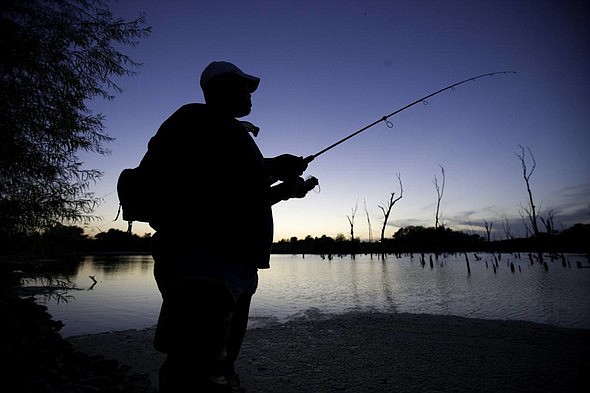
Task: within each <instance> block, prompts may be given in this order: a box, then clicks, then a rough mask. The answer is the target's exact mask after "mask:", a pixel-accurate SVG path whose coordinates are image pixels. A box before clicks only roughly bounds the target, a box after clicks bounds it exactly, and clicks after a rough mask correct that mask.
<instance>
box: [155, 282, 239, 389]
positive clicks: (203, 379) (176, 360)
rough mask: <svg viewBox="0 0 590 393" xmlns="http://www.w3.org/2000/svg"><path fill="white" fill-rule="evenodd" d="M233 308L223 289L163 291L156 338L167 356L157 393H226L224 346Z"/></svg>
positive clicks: (198, 285) (188, 285) (201, 286)
mask: <svg viewBox="0 0 590 393" xmlns="http://www.w3.org/2000/svg"><path fill="white" fill-rule="evenodd" d="M233 305H234V301H233V297H232V295H231V293H230V292H229V289H228V288H227V286H225V285H224V284H222V283H219V282H215V281H210V280H203V279H191V280H183V281H182V282H178V283H176V284H175V286H174V287H173V288H170V289H168V290H167V291H166V293H165V295H164V301H163V306H162V311H161V314H160V320H159V321H158V330H159V332H158V333H157V336H158V338H159V341H160V345H161V347H160V349H161V350H163V351H164V352H165V353H166V354H167V357H166V362H165V363H164V364H163V365H162V369H161V373H160V378H161V383H160V391H161V392H162V393H164V392H166V393H167V392H175V393H176V392H182V391H185V390H190V389H191V387H192V388H193V389H197V388H198V389H200V390H198V391H204V392H208V391H212V392H213V391H224V390H223V389H224V388H226V387H227V383H225V378H224V375H223V374H224V366H225V364H226V358H227V348H226V347H227V340H228V334H229V328H230V321H231V316H232V308H233Z"/></svg>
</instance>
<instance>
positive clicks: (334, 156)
mask: <svg viewBox="0 0 590 393" xmlns="http://www.w3.org/2000/svg"><path fill="white" fill-rule="evenodd" d="M583 4H584V2H577V1H563V0H560V1H545V0H534V1H523V0H508V1H501V0H495V1H454V0H451V1H432V0H428V1H421V0H412V1H395V0H392V1H367V0H365V1H347V0H343V1H326V0H318V1H301V0H297V1H270V0H259V1H228V0H218V1H211V2H208V1H188V0H185V1H180V0H169V1H165V2H162V1H155V0H141V1H140V0H121V1H119V2H113V3H111V6H110V8H111V10H112V11H113V13H114V15H116V16H121V17H124V18H126V19H131V18H136V17H138V16H139V15H140V14H141V13H143V14H145V17H146V20H147V24H148V25H149V26H151V27H152V34H151V35H150V36H149V37H147V38H144V39H142V40H141V41H140V43H139V44H138V45H137V46H136V47H125V48H122V50H123V52H124V53H126V54H128V55H130V56H131V57H132V58H133V59H134V60H136V61H138V62H141V63H143V66H142V67H141V68H140V69H139V72H138V74H137V75H135V76H132V77H126V78H122V79H118V80H117V83H118V84H119V85H120V86H121V87H122V88H123V92H122V93H120V94H117V96H116V98H115V99H114V100H113V101H110V102H109V101H93V102H91V103H90V104H89V107H90V108H91V109H92V110H93V111H95V112H97V113H102V114H103V115H104V116H105V122H104V125H105V132H106V133H107V134H109V135H110V136H112V137H114V138H115V141H114V142H112V143H110V144H109V145H108V148H109V149H110V150H111V154H110V155H108V156H100V155H82V159H83V160H84V162H85V165H86V166H87V167H89V168H96V169H99V170H101V171H102V172H103V173H104V176H103V177H102V179H101V180H100V181H99V182H98V183H97V184H96V185H94V186H93V188H92V191H93V192H94V193H95V195H96V196H99V197H101V198H102V200H103V203H102V204H101V205H100V207H99V208H97V209H96V211H95V214H96V215H97V216H99V217H100V218H101V219H100V220H98V221H94V222H91V223H90V224H89V225H88V226H87V227H86V231H87V233H88V234H89V235H95V234H97V233H100V232H106V231H108V230H109V229H110V228H116V229H121V230H126V229H127V223H126V222H124V221H122V220H121V219H120V218H119V219H118V220H117V221H114V219H115V217H116V214H117V208H118V198H117V194H116V182H117V177H118V175H119V173H120V172H121V170H123V169H124V168H128V167H135V166H137V165H138V163H139V161H140V160H141V158H142V156H143V154H144V153H145V151H146V149H147V143H148V141H149V138H150V137H151V136H153V134H154V133H155V132H156V131H157V129H158V127H159V126H160V124H161V123H162V122H163V121H164V120H166V118H167V117H168V116H170V115H171V114H172V113H173V112H174V111H175V110H176V109H177V108H179V107H180V106H182V105H184V104H186V103H189V102H203V96H202V92H201V90H200V87H199V77H200V74H201V71H202V70H203V68H205V67H206V66H207V64H209V63H210V62H211V61H219V60H223V61H229V62H232V63H234V64H236V65H237V66H238V67H240V68H241V69H242V70H243V71H244V72H246V73H249V74H252V75H256V76H258V77H260V78H261V83H260V86H259V88H258V90H257V91H256V92H255V93H254V94H253V96H252V102H253V109H252V113H251V114H250V115H249V116H247V117H245V118H243V119H242V120H248V121H250V122H252V123H254V124H255V125H257V126H258V127H260V129H261V131H260V134H259V135H258V137H257V138H256V142H257V144H258V146H259V148H260V150H261V151H262V153H263V154H264V155H265V156H267V157H273V156H276V155H279V154H283V153H289V154H294V155H298V156H304V157H306V156H309V155H312V154H315V153H317V152H319V151H321V150H322V149H324V148H325V147H327V146H329V145H331V144H332V143H334V142H336V141H338V140H340V139H342V138H344V137H346V136H347V135H349V134H351V133H353V132H355V131H357V130H359V129H361V128H362V127H365V126H366V125H368V124H370V123H372V122H374V121H375V120H378V119H380V118H382V117H383V116H384V115H387V114H389V113H392V112H393V111H395V110H397V109H399V108H401V107H403V106H405V105H406V104H408V103H410V102H412V101H414V100H417V99H419V98H421V97H423V96H426V95H428V94H430V93H432V92H434V91H436V90H438V89H440V88H443V87H445V86H448V85H451V84H453V83H455V82H458V81H461V80H464V79H467V78H470V77H473V76H476V75H480V74H485V73H489V72H497V71H514V72H516V74H502V75H497V76H492V77H485V78H481V79H478V80H477V81H473V82H469V83H466V84H463V85H461V86H458V87H457V88H456V89H454V90H448V91H445V92H443V93H441V94H439V95H436V96H434V97H432V98H431V99H429V100H428V101H427V103H426V104H422V103H420V104H418V105H414V106H413V107H411V108H409V109H407V110H404V111H402V112H400V113H399V114H397V115H395V116H393V117H391V118H389V120H390V121H391V123H392V125H393V127H391V128H390V127H388V126H387V125H386V124H385V123H383V122H381V123H379V124H377V125H375V126H373V127H371V128H369V129H367V130H366V131H363V132H362V133H360V134H359V135H357V136H355V137H353V138H351V139H349V140H348V141H346V142H344V143H342V144H340V145H338V146H337V147H335V148H333V149H331V150H329V151H327V152H326V153H324V154H321V155H320V156H318V157H316V158H315V160H314V161H312V162H311V163H310V164H309V167H308V169H307V171H306V173H305V174H304V176H315V177H317V178H318V179H319V187H317V188H316V189H315V190H313V191H311V192H310V193H309V194H308V195H307V197H306V198H304V199H292V200H289V201H286V202H281V203H280V204H277V205H275V206H274V208H273V212H274V219H275V241H279V240H281V239H289V238H291V237H298V238H300V239H302V238H304V237H306V236H308V235H310V236H313V237H319V236H322V235H326V236H331V237H336V236H337V235H339V234H343V235H344V236H346V237H349V236H350V219H352V218H353V213H354V218H353V220H352V221H353V223H354V232H355V237H358V238H361V239H363V240H367V239H369V238H373V239H378V238H379V236H380V231H381V227H382V225H383V221H384V215H383V212H382V210H381V209H380V207H379V206H383V207H385V206H386V205H387V203H388V201H389V198H390V196H391V193H395V197H397V196H399V195H400V185H399V182H398V178H397V176H398V174H399V176H400V179H401V182H402V184H403V196H402V199H400V200H399V201H397V202H396V204H395V205H394V206H393V208H392V209H391V214H390V217H389V220H388V222H387V224H388V225H387V227H386V232H385V236H386V237H391V236H392V235H393V234H394V233H395V231H397V230H398V229H399V228H401V227H407V226H410V225H422V226H426V227H429V226H434V221H435V211H436V205H437V192H436V188H435V185H434V180H435V178H436V180H437V181H438V183H439V185H440V184H441V182H442V172H441V167H442V168H444V171H445V188H444V193H443V195H442V199H441V202H440V213H441V217H442V223H444V225H445V226H447V227H449V228H451V229H453V230H462V231H465V232H468V233H481V231H482V230H483V226H484V222H486V221H487V222H488V223H491V225H492V232H493V234H492V238H496V239H501V238H504V237H505V236H506V230H505V228H506V223H509V224H510V232H511V233H512V234H513V235H516V236H523V235H525V232H524V229H523V226H522V218H521V216H522V211H523V207H524V206H526V204H527V203H528V195H527V190H526V185H525V182H524V179H523V173H522V167H521V162H520V160H519V159H518V157H517V156H516V154H515V153H519V152H520V148H519V146H523V147H525V149H526V148H530V151H531V152H532V153H533V155H534V158H535V160H536V168H535V170H534V172H533V174H532V175H531V178H530V184H531V190H532V194H533V198H534V201H535V205H536V206H537V209H538V211H539V212H540V215H541V216H542V217H547V216H548V215H549V214H552V215H553V217H554V222H555V225H556V227H557V229H565V228H568V227H570V226H571V225H573V224H575V223H578V222H580V223H590V197H589V196H590V175H589V174H590V158H589V157H590V155H589V154H588V150H589V148H590V130H589V126H590V111H589V110H588V103H589V102H590V79H589V78H588V71H590V52H589V51H590V43H589V39H588V38H589V36H590V34H589V30H590V27H589V26H590V25H588V24H587V23H586V21H587V20H588V16H589V12H588V6H587V5H583ZM203 141H204V142H205V136H204V138H203ZM219 155H220V159H222V158H223V151H220V152H219ZM526 157H527V163H528V166H529V168H530V167H531V165H532V162H531V161H528V160H529V159H530V155H529V153H528V151H527V156H526ZM211 165H212V166H214V165H218V163H211ZM201 170H203V171H206V170H207V168H202V169H201ZM180 176H181V178H182V180H183V181H189V182H193V183H194V185H195V187H196V188H197V190H199V189H202V190H203V192H207V190H206V188H207V185H206V184H201V183H200V182H199V174H198V172H190V173H189V172H187V173H181V174H180ZM355 207H356V213H355ZM369 223H370V226H369ZM201 224H202V223H199V222H195V223H194V225H195V230H196V231H197V230H199V226H200V225H201ZM539 225H540V226H541V228H543V226H542V225H541V223H539ZM228 231H229V233H231V228H228ZM133 232H134V233H136V234H138V235H140V236H142V235H143V234H145V233H151V232H153V231H152V230H151V228H150V227H149V226H148V225H147V224H144V223H134V226H133Z"/></svg>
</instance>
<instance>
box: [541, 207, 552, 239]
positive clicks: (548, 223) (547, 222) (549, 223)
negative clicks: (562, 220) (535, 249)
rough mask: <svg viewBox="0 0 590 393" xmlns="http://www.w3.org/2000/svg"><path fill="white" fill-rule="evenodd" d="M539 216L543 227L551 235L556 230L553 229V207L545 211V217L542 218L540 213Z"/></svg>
mask: <svg viewBox="0 0 590 393" xmlns="http://www.w3.org/2000/svg"><path fill="white" fill-rule="evenodd" d="M539 218H540V219H541V222H542V223H543V225H544V226H545V229H546V230H547V233H548V234H550V235H551V234H552V233H555V232H556V230H555V211H554V210H553V209H551V210H549V211H548V212H547V217H546V218H543V217H542V216H540V215H539Z"/></svg>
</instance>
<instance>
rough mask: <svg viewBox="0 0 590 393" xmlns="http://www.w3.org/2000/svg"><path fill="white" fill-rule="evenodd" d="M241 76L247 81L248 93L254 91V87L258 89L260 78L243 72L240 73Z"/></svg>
mask: <svg viewBox="0 0 590 393" xmlns="http://www.w3.org/2000/svg"><path fill="white" fill-rule="evenodd" d="M241 77H242V78H244V79H245V80H246V82H247V83H248V91H249V92H250V93H254V92H255V91H256V89H258V85H259V84H260V78H258V77H255V76H252V75H248V74H243V75H241Z"/></svg>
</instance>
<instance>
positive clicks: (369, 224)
mask: <svg viewBox="0 0 590 393" xmlns="http://www.w3.org/2000/svg"><path fill="white" fill-rule="evenodd" d="M363 204H364V208H365V215H366V216H367V226H368V227H369V243H373V228H372V227H371V217H370V216H369V210H367V201H366V200H365V201H363Z"/></svg>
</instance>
